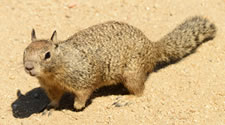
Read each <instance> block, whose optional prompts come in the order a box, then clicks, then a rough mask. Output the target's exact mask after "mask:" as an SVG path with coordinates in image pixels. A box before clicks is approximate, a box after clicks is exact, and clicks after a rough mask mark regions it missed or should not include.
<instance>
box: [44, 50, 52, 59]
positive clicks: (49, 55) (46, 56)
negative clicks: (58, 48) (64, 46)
mask: <svg viewBox="0 0 225 125" xmlns="http://www.w3.org/2000/svg"><path fill="white" fill-rule="evenodd" d="M50 57H51V54H50V52H47V53H46V54H45V58H44V59H45V60H46V59H48V58H50Z"/></svg>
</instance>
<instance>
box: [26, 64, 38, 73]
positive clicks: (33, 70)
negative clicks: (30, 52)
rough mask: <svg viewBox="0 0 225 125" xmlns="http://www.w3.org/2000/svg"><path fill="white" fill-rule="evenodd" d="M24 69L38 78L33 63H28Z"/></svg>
mask: <svg viewBox="0 0 225 125" xmlns="http://www.w3.org/2000/svg"><path fill="white" fill-rule="evenodd" d="M24 68H25V71H26V72H27V73H28V74H30V75H31V76H36V75H37V72H36V70H35V67H34V65H33V64H32V63H31V62H26V63H25V64H24Z"/></svg>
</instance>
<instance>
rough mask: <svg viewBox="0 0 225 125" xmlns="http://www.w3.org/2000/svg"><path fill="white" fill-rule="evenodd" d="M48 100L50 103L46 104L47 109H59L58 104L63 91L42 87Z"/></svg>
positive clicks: (52, 87)
mask: <svg viewBox="0 0 225 125" xmlns="http://www.w3.org/2000/svg"><path fill="white" fill-rule="evenodd" d="M44 89H45V91H46V93H47V95H48V98H49V99H50V103H49V104H48V106H47V108H58V107H59V102H60V99H61V97H62V95H63V94H64V91H63V90H62V89H60V88H59V87H54V86H51V87H44Z"/></svg>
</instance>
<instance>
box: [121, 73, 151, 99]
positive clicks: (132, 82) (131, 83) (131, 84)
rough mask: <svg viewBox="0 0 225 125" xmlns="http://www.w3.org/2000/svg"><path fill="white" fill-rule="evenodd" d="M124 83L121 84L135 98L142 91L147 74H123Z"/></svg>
mask: <svg viewBox="0 0 225 125" xmlns="http://www.w3.org/2000/svg"><path fill="white" fill-rule="evenodd" d="M124 78H125V80H124V82H123V83H122V84H123V85H124V86H125V87H126V88H127V89H128V91H129V92H130V94H133V95H135V96H141V95H142V94H143V91H144V87H145V86H144V83H145V81H146V79H147V74H145V73H144V72H136V71H135V72H127V73H125V74H124Z"/></svg>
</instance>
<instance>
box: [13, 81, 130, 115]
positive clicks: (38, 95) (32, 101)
mask: <svg viewBox="0 0 225 125" xmlns="http://www.w3.org/2000/svg"><path fill="white" fill-rule="evenodd" d="M126 94H129V92H128V91H127V89H126V88H124V87H123V85H121V84H119V85H113V86H106V87H102V88H100V89H98V90H97V91H95V92H94V93H93V94H92V96H91V97H90V99H89V100H88V101H87V104H86V106H88V105H90V104H91V100H92V99H94V98H96V97H100V96H109V95H126ZM17 97H18V98H17V99H16V100H15V101H14V102H13V103H12V104H11V108H12V112H13V116H14V117H15V118H27V117H29V116H30V115H32V114H34V113H41V112H43V111H44V110H45V108H46V106H47V105H48V104H49V102H50V101H49V99H48V97H47V95H46V94H45V92H44V90H43V89H42V88H40V87H38V88H34V89H32V90H31V91H29V92H27V93H26V94H24V95H23V94H22V93H21V92H20V90H18V91H17ZM73 103H74V95H73V94H71V93H65V94H64V95H63V97H62V99H61V101H60V107H59V109H58V110H62V109H68V110H74V108H73Z"/></svg>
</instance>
